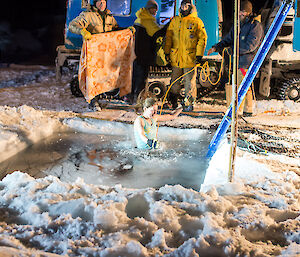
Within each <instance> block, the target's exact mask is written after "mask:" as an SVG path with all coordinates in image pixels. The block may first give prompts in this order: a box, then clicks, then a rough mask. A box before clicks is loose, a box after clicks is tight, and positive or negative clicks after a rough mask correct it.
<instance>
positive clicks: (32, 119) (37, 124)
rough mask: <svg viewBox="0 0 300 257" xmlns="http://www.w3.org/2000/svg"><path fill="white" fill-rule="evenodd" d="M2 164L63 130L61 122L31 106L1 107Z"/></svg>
mask: <svg viewBox="0 0 300 257" xmlns="http://www.w3.org/2000/svg"><path fill="white" fill-rule="evenodd" d="M0 113H1V115H0V152H1V155H0V162H1V161H4V160H6V159H8V158H9V157H11V156H13V155H15V154H16V153H17V152H19V151H21V150H23V149H24V148H26V147H27V146H30V145H32V144H33V143H36V142H38V141H39V140H41V139H43V138H45V137H48V136H50V135H52V134H53V133H54V132H55V131H58V130H59V129H61V128H62V124H61V122H60V121H59V120H58V119H56V118H50V117H49V115H45V114H43V112H42V111H37V110H35V109H33V108H32V107H29V106H26V105H24V106H21V107H18V108H14V107H8V106H0Z"/></svg>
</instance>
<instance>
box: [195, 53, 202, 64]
mask: <svg viewBox="0 0 300 257" xmlns="http://www.w3.org/2000/svg"><path fill="white" fill-rule="evenodd" d="M202 57H203V56H201V55H198V56H196V64H201V62H202Z"/></svg>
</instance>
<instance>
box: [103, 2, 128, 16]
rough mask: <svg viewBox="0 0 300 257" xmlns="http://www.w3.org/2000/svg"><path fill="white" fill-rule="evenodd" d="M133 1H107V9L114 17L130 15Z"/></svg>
mask: <svg viewBox="0 0 300 257" xmlns="http://www.w3.org/2000/svg"><path fill="white" fill-rule="evenodd" d="M130 7H131V0H107V8H108V9H109V10H110V11H111V12H112V14H113V15H117V16H122V15H129V14H130Z"/></svg>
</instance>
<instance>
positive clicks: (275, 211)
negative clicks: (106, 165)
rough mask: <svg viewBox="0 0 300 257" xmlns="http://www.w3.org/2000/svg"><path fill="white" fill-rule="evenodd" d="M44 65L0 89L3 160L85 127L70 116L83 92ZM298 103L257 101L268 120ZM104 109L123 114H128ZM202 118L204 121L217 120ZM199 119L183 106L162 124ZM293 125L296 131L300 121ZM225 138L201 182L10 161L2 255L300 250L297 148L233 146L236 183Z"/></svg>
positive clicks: (0, 208) (2, 193)
mask: <svg viewBox="0 0 300 257" xmlns="http://www.w3.org/2000/svg"><path fill="white" fill-rule="evenodd" d="M10 72H12V71H10V70H9V69H8V70H4V71H2V72H0V77H2V78H3V77H5V76H6V77H8V78H9V74H10ZM14 72H15V71H14ZM21 73H22V72H21ZM21 73H20V74H21ZM45 74H46V73H43V76H46V77H45V78H44V79H43V80H42V81H40V80H36V79H35V78H33V79H32V80H31V81H30V80H28V81H29V82H28V84H26V85H21V86H19V87H15V88H11V87H8V88H3V89H1V90H0V98H1V105H2V106H0V151H1V156H0V161H4V160H5V159H8V158H9V157H11V156H12V155H14V154H16V153H17V152H19V151H21V150H22V149H24V148H26V147H27V146H29V145H31V144H33V143H36V142H38V141H39V140H42V139H44V138H46V137H48V136H50V135H52V134H53V133H54V132H57V131H66V130H68V129H70V124H71V123H72V122H70V121H73V124H74V122H75V121H76V122H77V126H76V128H75V129H80V130H81V131H83V132H87V133H91V129H93V128H91V127H89V126H87V123H85V122H84V121H83V120H82V121H81V123H79V124H78V118H76V116H77V113H76V112H83V111H86V104H85V103H84V101H83V99H82V98H73V97H72V96H71V95H70V92H69V88H68V86H67V84H66V83H64V82H63V83H61V84H56V82H55V80H54V77H53V76H54V74H52V75H50V76H49V77H47V74H46V75H45ZM50 74H51V73H50ZM16 77H18V75H16ZM204 108H207V106H204ZM212 108H213V107H212ZM271 108H273V109H271ZM223 109H224V107H222V106H221V107H220V106H219V107H215V110H223ZM299 110H300V108H299V104H295V103H290V102H285V103H282V102H278V101H275V100H272V101H266V102H263V101H259V102H258V105H257V112H258V113H264V112H265V113H266V114H267V116H264V119H266V118H268V117H269V118H270V120H275V119H276V118H277V117H278V115H279V114H285V115H288V114H291V113H296V114H297V112H299ZM104 114H105V115H107V117H110V119H113V120H116V119H117V118H118V119H119V120H122V119H124V120H125V118H126V121H127V122H132V120H133V119H134V117H135V114H134V113H131V112H126V111H122V112H120V111H114V112H113V111H110V112H105V111H104ZM276 115H277V116H276ZM282 117H284V116H282ZM292 117H294V120H295V117H296V119H297V117H298V116H297V115H296V116H292ZM66 118H68V119H67V120H68V122H66ZM206 121H207V125H208V127H209V126H210V125H211V124H212V123H213V122H216V120H215V119H214V120H213V121H208V120H206V119H202V120H201V122H202V123H205V122H206ZM197 122H199V119H198V120H196V119H193V118H191V117H188V116H181V117H180V118H179V119H177V120H176V121H174V123H168V124H169V125H174V124H175V125H179V126H180V123H185V124H186V123H188V124H192V125H195V124H196V125H197V124H198V123H197ZM210 122H211V123H210ZM281 122H282V125H283V126H284V119H283V120H282V121H281ZM278 125H280V124H278ZM73 129H74V126H73ZM165 131H168V130H165ZM170 131H171V130H170ZM165 133H166V136H167V134H168V132H165ZM170 133H171V132H170ZM291 133H293V135H294V137H295V138H297V137H298V138H299V130H293V131H292V132H291ZM169 138H171V135H170V137H169ZM228 148H229V146H228V144H227V142H226V141H224V142H223V143H222V145H221V147H220V149H219V150H218V151H217V153H216V154H215V155H214V156H213V158H212V160H211V162H210V164H209V167H208V169H207V173H206V177H205V179H204V183H203V185H202V187H201V190H200V191H195V190H192V189H186V188H184V187H182V186H181V185H174V186H169V185H165V186H163V187H160V188H142V189H133V188H130V187H128V188H125V187H122V186H121V185H115V186H112V187H108V186H107V185H100V186H99V185H92V184H87V183H86V182H85V181H84V180H83V179H80V178H78V179H77V180H76V181H73V182H63V181H61V180H60V179H58V178H57V177H55V176H48V177H45V178H34V177H31V176H29V175H28V174H26V173H24V172H22V171H15V172H13V173H12V174H9V175H7V176H5V177H4V178H3V179H2V180H1V181H0V256H1V257H2V256H61V255H63V256H283V257H285V256H291V257H294V256H300V176H299V168H300V161H299V158H291V157H287V156H285V155H268V156H263V155H254V154H251V153H247V152H243V151H239V155H238V158H237V167H236V172H235V177H234V183H228V182H227V167H228V163H227V162H228V154H229V149H228ZM262 160H263V161H262ZM274 163H275V164H274ZM269 164H272V165H269ZM274 166H276V169H274ZM289 167H293V169H290V168H289ZM275 171H276V172H275Z"/></svg>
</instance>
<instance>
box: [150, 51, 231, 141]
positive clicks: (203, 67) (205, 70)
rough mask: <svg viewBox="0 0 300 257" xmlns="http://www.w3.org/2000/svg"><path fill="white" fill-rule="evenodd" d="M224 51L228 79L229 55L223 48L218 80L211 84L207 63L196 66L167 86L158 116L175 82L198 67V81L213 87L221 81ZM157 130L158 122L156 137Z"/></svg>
mask: <svg viewBox="0 0 300 257" xmlns="http://www.w3.org/2000/svg"><path fill="white" fill-rule="evenodd" d="M225 51H226V52H227V54H228V55H229V72H228V74H229V77H230V73H231V55H230V54H229V52H228V49H227V48H224V49H223V51H222V62H221V68H220V72H219V76H218V79H217V81H216V82H212V81H211V79H210V66H209V64H208V61H206V62H205V63H204V64H203V65H201V64H196V66H195V67H194V68H193V69H191V70H190V71H188V72H186V73H184V74H183V75H181V76H180V77H178V78H177V79H175V80H174V81H173V82H172V83H171V84H170V86H169V88H168V90H167V91H166V93H165V96H164V98H163V101H162V104H161V107H160V112H159V116H160V115H162V109H163V106H164V104H165V102H166V99H167V96H168V93H169V92H170V90H171V88H172V86H173V85H174V84H175V83H176V82H177V81H179V80H180V79H181V78H183V77H184V76H186V75H187V74H189V73H191V72H193V71H194V70H195V69H197V68H198V67H199V68H201V70H200V80H201V81H202V82H203V83H205V82H206V81H209V83H210V84H212V85H213V86H215V85H217V84H218V83H219V82H220V80H221V77H222V71H223V66H224V56H225ZM202 75H203V76H204V79H202ZM158 128H159V122H157V132H156V137H157V135H158Z"/></svg>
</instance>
